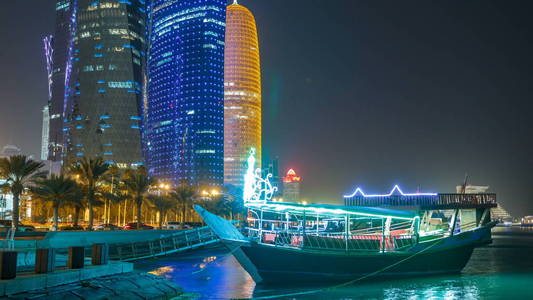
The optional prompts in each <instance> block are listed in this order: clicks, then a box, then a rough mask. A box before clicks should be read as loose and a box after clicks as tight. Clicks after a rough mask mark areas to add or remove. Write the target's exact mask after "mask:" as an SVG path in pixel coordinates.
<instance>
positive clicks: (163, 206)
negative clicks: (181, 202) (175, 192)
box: [148, 195, 176, 229]
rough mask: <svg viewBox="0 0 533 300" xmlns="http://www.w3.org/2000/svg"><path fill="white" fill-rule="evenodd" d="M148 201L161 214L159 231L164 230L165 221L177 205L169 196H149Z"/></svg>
mask: <svg viewBox="0 0 533 300" xmlns="http://www.w3.org/2000/svg"><path fill="white" fill-rule="evenodd" d="M148 200H149V201H150V202H151V203H152V207H153V208H154V209H155V210H157V211H158V212H159V220H158V224H159V229H162V228H163V219H164V218H165V215H166V214H167V212H168V211H169V210H171V209H173V208H174V207H175V206H176V204H175V202H174V200H173V199H172V198H170V197H169V196H160V195H148Z"/></svg>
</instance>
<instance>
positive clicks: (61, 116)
mask: <svg viewBox="0 0 533 300" xmlns="http://www.w3.org/2000/svg"><path fill="white" fill-rule="evenodd" d="M71 2H73V0H57V1H56V7H55V10H56V24H55V32H54V35H53V37H47V38H45V40H44V45H45V55H46V62H47V67H48V64H51V66H52V69H51V72H49V74H48V75H49V76H48V84H49V115H50V130H49V147H48V159H49V160H52V161H55V162H60V161H62V159H63V156H64V154H65V152H64V144H65V128H66V121H67V117H68V114H67V104H68V101H67V100H68V97H67V96H68V94H67V89H66V88H65V87H66V82H67V76H66V75H67V58H68V54H69V47H70V44H71V42H70V41H71V40H72V39H73V33H74V32H75V31H74V30H75V12H76V10H75V9H74V8H75V5H74V4H75V3H71Z"/></svg>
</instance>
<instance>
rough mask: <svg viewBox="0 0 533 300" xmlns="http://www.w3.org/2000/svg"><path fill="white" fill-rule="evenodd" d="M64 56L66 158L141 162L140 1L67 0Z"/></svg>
mask: <svg viewBox="0 0 533 300" xmlns="http://www.w3.org/2000/svg"><path fill="white" fill-rule="evenodd" d="M72 4H75V5H76V7H75V14H74V15H75V16H74V17H73V18H75V21H74V22H72V23H71V27H75V32H74V33H75V34H71V36H73V37H74V38H73V39H72V40H71V41H70V46H69V49H68V53H69V55H68V58H67V80H66V87H67V95H68V105H67V110H68V112H67V113H68V116H67V120H68V122H69V124H68V127H67V126H65V127H66V129H67V130H68V134H67V136H68V137H67V140H66V142H65V145H66V147H67V160H68V161H74V160H77V159H78V158H79V157H81V156H87V157H96V156H99V157H103V159H104V160H105V161H106V162H108V163H110V164H116V165H118V166H119V167H122V168H124V167H129V166H132V165H139V164H142V152H141V107H142V86H143V84H142V82H143V73H144V66H145V63H144V62H145V58H146V52H145V48H146V40H145V29H146V28H145V26H146V4H145V1H144V0H129V1H123V0H107V1H94V0H73V1H72Z"/></svg>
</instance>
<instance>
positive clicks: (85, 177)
mask: <svg viewBox="0 0 533 300" xmlns="http://www.w3.org/2000/svg"><path fill="white" fill-rule="evenodd" d="M108 170H109V165H108V164H107V163H105V162H104V161H103V159H102V158H101V157H97V158H87V157H84V158H82V159H81V160H80V161H79V162H76V163H73V164H72V165H71V166H70V173H71V174H72V175H74V176H76V179H78V180H79V181H80V182H81V183H82V184H83V185H84V191H85V193H86V194H85V201H86V202H87V207H88V208H89V226H88V229H89V230H92V229H93V224H94V210H93V206H94V205H96V204H98V199H97V189H98V185H99V184H100V183H101V181H102V180H103V178H104V176H105V175H106V173H107V171H108Z"/></svg>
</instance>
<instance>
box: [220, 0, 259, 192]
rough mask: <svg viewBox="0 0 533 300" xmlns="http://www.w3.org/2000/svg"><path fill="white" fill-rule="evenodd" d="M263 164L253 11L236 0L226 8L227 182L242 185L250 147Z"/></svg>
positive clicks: (225, 110)
mask: <svg viewBox="0 0 533 300" xmlns="http://www.w3.org/2000/svg"><path fill="white" fill-rule="evenodd" d="M252 147H254V148H255V149H256V151H257V157H258V167H259V168H260V167H261V69H260V56H259V42H258V38H257V28H256V24H255V18H254V16H253V14H252V13H251V12H250V11H249V10H248V9H247V8H246V7H244V6H242V5H239V4H237V3H236V2H235V3H234V4H232V5H229V6H228V8H227V24H226V50H225V65H224V183H225V184H231V185H234V186H237V187H242V186H243V180H244V179H243V174H244V170H245V169H246V158H247V154H248V153H249V151H250V148H252Z"/></svg>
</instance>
